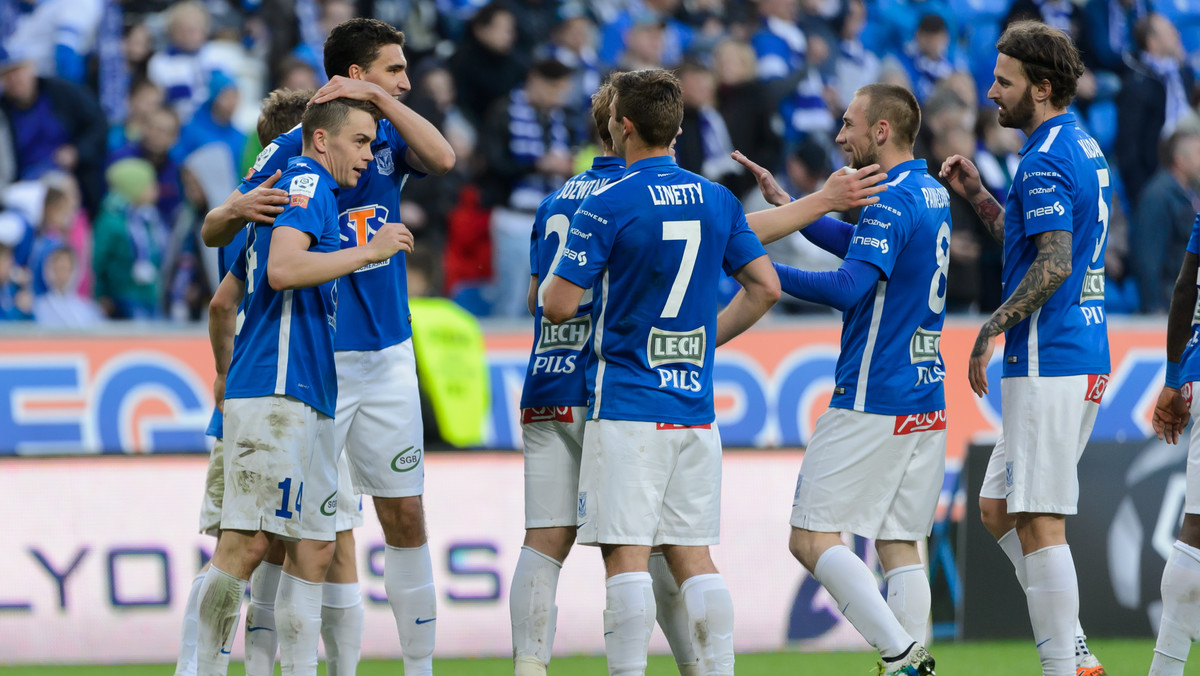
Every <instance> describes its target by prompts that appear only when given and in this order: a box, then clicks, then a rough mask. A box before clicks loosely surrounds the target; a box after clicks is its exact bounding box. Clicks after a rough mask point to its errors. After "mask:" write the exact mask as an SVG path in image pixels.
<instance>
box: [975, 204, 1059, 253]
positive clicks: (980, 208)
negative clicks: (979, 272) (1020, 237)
mask: <svg viewBox="0 0 1200 676" xmlns="http://www.w3.org/2000/svg"><path fill="white" fill-rule="evenodd" d="M971 206H973V207H975V213H976V214H978V215H979V220H981V221H983V227H984V228H986V229H987V231H988V234H989V235H991V236H992V239H994V240H996V241H997V242H1000V243H1001V244H1003V243H1004V207H1002V206H1000V203H999V202H997V201H996V198H995V197H992V194H991V193H989V192H988V191H986V190H984V191H983V195H982V196H980V197H979V198H978V199H976V200H975V201H973V202H972V203H971ZM1068 253H1069V252H1068ZM1069 260H1070V257H1069V256H1068V261H1069Z"/></svg>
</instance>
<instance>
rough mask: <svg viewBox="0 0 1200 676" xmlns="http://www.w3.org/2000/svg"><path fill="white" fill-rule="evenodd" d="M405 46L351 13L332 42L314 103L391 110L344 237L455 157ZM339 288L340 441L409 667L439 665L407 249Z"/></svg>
mask: <svg viewBox="0 0 1200 676" xmlns="http://www.w3.org/2000/svg"><path fill="white" fill-rule="evenodd" d="M403 47H404V34H403V33H401V32H399V31H397V30H396V29H394V28H392V27H391V26H389V25H388V24H386V23H383V22H381V21H377V20H375V19H361V18H356V19H350V20H349V21H346V22H343V23H341V24H339V25H338V26H337V27H335V28H334V29H333V31H331V32H330V34H329V37H328V39H326V41H325V69H326V71H327V72H328V74H329V75H330V81H329V83H328V84H327V85H325V86H324V87H322V88H321V89H320V90H319V91H318V92H317V95H316V96H315V97H314V98H313V103H314V104H316V103H321V102H324V101H327V100H330V99H332V98H335V97H348V98H352V99H358V100H363V101H369V102H371V103H374V104H375V105H376V106H378V108H379V109H380V110H381V111H382V113H383V116H384V118H385V119H383V120H381V121H380V122H379V124H378V129H377V131H376V140H375V142H374V144H373V146H372V152H373V154H374V159H373V160H372V161H371V163H370V165H369V166H368V167H367V171H366V172H364V173H363V175H362V177H361V180H360V182H359V184H358V186H357V187H356V188H354V189H352V190H343V191H341V193H340V194H339V195H338V213H339V214H340V215H339V218H340V222H341V243H342V246H343V247H347V248H351V247H355V246H362V245H364V244H367V243H369V242H370V240H371V239H372V238H373V237H374V236H375V233H376V231H377V229H378V228H380V227H382V224H384V223H386V222H388V221H389V220H396V219H397V218H398V216H399V209H400V191H401V189H402V188H403V186H404V183H405V182H406V181H407V179H408V177H410V176H414V175H415V176H422V175H424V174H426V173H436V174H444V173H446V172H447V171H449V170H450V169H451V168H452V167H453V165H454V151H453V150H451V148H450V144H449V143H447V142H446V140H445V139H444V138H443V137H442V135H441V134H440V133H439V132H438V131H437V129H436V128H435V127H434V126H433V125H432V124H430V123H429V121H427V120H425V119H424V118H422V117H420V116H419V115H417V114H416V113H414V112H413V111H412V109H411V108H409V107H408V106H406V105H404V104H403V103H400V102H399V101H398V100H397V99H396V97H398V96H400V95H402V94H403V93H404V92H406V91H408V90H409V88H410V84H409V80H408V72H407V68H408V62H407V60H406V59H405V56H404V49H403ZM299 152H300V132H299V130H295V129H294V130H292V131H290V132H288V133H286V134H284V135H283V136H281V137H279V138H278V139H276V140H275V142H274V143H272V144H270V145H268V146H267V147H266V148H265V149H264V150H263V152H262V153H261V154H260V155H259V158H258V162H256V163H255V167H254V170H255V173H254V174H253V175H252V176H251V177H250V178H248V179H247V180H245V181H243V182H242V185H241V186H240V187H239V189H238V191H239V192H245V193H246V194H249V191H251V189H252V188H253V187H254V186H255V185H258V184H259V183H261V182H262V181H264V180H266V179H267V178H268V177H270V176H271V175H272V174H273V173H274V171H275V170H276V168H277V167H279V166H281V165H282V164H284V163H285V162H287V161H288V158H289V157H292V156H294V155H296V154H298V153H299ZM237 199H238V197H237V196H236V195H231V196H230V199H229V200H227V202H226V204H225V205H223V206H222V207H221V208H218V209H216V210H213V211H212V212H209V214H208V216H207V217H206V218H205V224H204V229H203V231H202V234H203V235H204V237H205V242H206V243H208V244H210V245H211V244H214V243H215V244H221V243H223V242H224V241H226V240H227V238H229V237H230V236H231V235H232V233H233V232H234V231H235V230H236V228H237V227H238V225H237V217H236V216H235V215H234V214H233V209H232V208H231V206H232V204H234V203H236V200H237ZM339 294H340V295H339V305H338V316H337V322H338V327H339V331H338V332H337V336H336V338H335V343H334V347H335V349H336V351H337V357H336V359H337V375H338V386H339V387H338V392H339V396H338V402H337V416H336V417H335V433H334V442H335V444H336V445H337V447H338V448H339V449H340V448H342V447H343V445H344V446H345V451H346V455H347V456H348V459H349V463H350V467H351V478H352V479H353V484H354V490H355V491H356V492H359V493H365V494H368V495H371V496H373V498H374V502H375V511H376V513H377V514H378V515H379V521H380V524H381V525H382V526H383V532H384V539H385V541H386V545H387V547H386V550H385V553H384V588H385V590H386V591H387V597H388V602H389V604H390V605H391V607H392V613H393V614H394V616H395V618H396V627H397V632H398V634H399V637H400V645H401V649H402V650H403V654H404V669H405V674H407V676H421V675H425V674H430V673H431V672H432V669H433V647H434V633H435V632H434V628H435V626H436V622H435V620H436V618H437V598H436V595H435V592H434V588H433V566H432V563H431V561H430V557H429V548H428V546H427V544H426V541H427V537H426V534H425V515H424V510H423V507H422V502H421V495H422V494H423V493H424V475H425V469H424V442H423V438H422V426H421V411H420V398H419V394H418V390H417V380H416V377H417V376H416V364H415V361H414V359H413V347H412V340H411V338H412V327H411V325H410V323H409V311H408V292H407V277H406V273H405V258H404V255H403V254H398V255H396V256H395V257H393V258H391V259H389V260H386V261H381V262H379V263H378V264H372V265H369V266H365V267H363V268H362V269H360V270H356V271H355V272H354V274H352V275H350V276H349V277H348V278H347V279H346V280H344V283H343V284H341V285H340V286H339ZM351 546H352V543H351ZM339 548H340V547H339ZM343 596H344V597H345V598H343V599H342V601H341V603H343V604H352V603H353V604H357V603H358V601H357V599H358V598H359V597H360V594H359V592H358V591H357V589H353V590H350V589H348V588H347V591H346V593H344V594H343Z"/></svg>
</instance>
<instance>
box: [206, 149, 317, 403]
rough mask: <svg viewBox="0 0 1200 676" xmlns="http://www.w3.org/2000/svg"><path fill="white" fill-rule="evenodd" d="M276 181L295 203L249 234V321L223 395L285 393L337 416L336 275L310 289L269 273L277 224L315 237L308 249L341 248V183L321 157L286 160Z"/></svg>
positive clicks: (244, 304)
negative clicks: (282, 287)
mask: <svg viewBox="0 0 1200 676" xmlns="http://www.w3.org/2000/svg"><path fill="white" fill-rule="evenodd" d="M278 185H279V186H280V187H281V188H282V189H284V190H287V191H288V194H289V195H290V204H289V205H288V206H287V208H285V209H284V211H283V213H281V214H279V215H278V216H276V217H275V224H274V225H273V226H271V225H262V224H255V226H254V228H253V229H251V230H249V232H248V233H247V235H246V295H245V297H244V298H243V300H242V310H243V312H244V313H245V321H244V323H243V324H242V328H241V330H240V331H239V332H238V333H237V335H236V336H235V337H234V339H233V358H232V360H231V361H230V364H229V375H228V376H227V377H226V380H225V398H226V399H227V400H228V399H238V398H248V397H265V396H269V395H272V394H286V395H289V396H292V397H295V398H296V399H299V400H300V401H303V402H304V403H306V404H308V405H309V406H312V407H313V408H315V409H316V410H317V411H319V412H321V413H324V414H325V415H327V416H329V417H331V418H332V417H333V413H334V408H335V406H334V403H335V401H336V400H337V376H336V375H335V372H334V364H333V335H334V332H335V330H336V327H337V322H336V315H335V312H336V309H337V302H338V297H337V294H338V285H337V280H334V281H332V282H326V283H324V284H321V285H320V286H316V287H311V288H305V289H288V290H286V291H276V290H274V289H272V288H271V284H270V280H269V278H268V276H267V261H268V260H269V258H270V255H271V233H272V231H273V229H274V228H281V227H290V228H296V229H297V230H299V231H301V232H304V233H307V234H308V235H310V236H311V237H312V239H313V243H312V246H310V247H309V251H314V252H330V251H337V250H338V248H339V246H340V243H339V241H338V240H339V238H338V225H337V223H338V221H337V216H338V205H337V192H338V188H337V184H336V183H334V180H333V177H332V176H330V175H329V172H328V171H326V170H325V168H324V167H322V166H321V165H320V164H318V163H317V162H316V161H315V160H312V159H309V158H307V157H295V158H292V159H291V160H289V161H288V168H287V171H285V172H283V176H282V177H280V179H279V183H278Z"/></svg>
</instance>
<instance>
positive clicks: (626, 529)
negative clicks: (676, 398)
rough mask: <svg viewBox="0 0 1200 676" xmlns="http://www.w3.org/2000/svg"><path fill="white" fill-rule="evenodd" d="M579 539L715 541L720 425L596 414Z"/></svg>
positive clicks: (584, 468)
mask: <svg viewBox="0 0 1200 676" xmlns="http://www.w3.org/2000/svg"><path fill="white" fill-rule="evenodd" d="M576 516H577V518H578V521H577V524H576V525H577V526H578V528H579V530H578V533H577V535H576V539H577V540H578V542H579V543H580V544H585V545H594V544H612V545H648V546H657V545H685V546H703V545H715V544H717V542H718V541H719V540H720V532H721V436H720V434H719V433H718V431H717V425H716V423H713V424H711V425H702V426H697V427H680V426H678V425H671V424H668V423H652V422H640V421H632V420H589V421H587V424H586V425H585V429H584V433H583V459H582V462H581V463H580V468H579V498H578V513H577V514H576Z"/></svg>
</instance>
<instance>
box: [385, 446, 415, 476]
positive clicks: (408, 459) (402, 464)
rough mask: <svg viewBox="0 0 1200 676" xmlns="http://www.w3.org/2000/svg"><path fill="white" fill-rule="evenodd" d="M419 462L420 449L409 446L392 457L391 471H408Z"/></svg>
mask: <svg viewBox="0 0 1200 676" xmlns="http://www.w3.org/2000/svg"><path fill="white" fill-rule="evenodd" d="M419 464H421V449H419V448H417V447H416V446H409V447H408V448H406V449H404V450H403V451H400V452H399V453H397V454H396V457H394V458H392V471H394V472H410V471H412V470H413V469H414V468H416V466H417V465H419Z"/></svg>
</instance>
